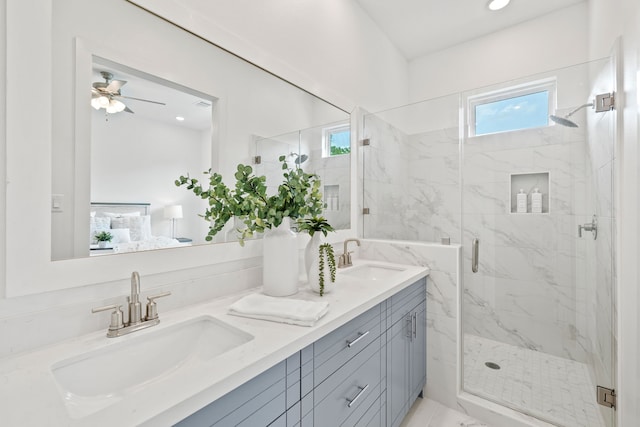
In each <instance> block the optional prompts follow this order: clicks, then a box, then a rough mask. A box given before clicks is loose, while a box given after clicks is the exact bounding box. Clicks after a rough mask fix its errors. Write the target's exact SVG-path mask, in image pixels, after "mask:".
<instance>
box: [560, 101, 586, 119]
mask: <svg viewBox="0 0 640 427" xmlns="http://www.w3.org/2000/svg"><path fill="white" fill-rule="evenodd" d="M585 107H593V102H590V103H588V104H583V105H581V106H579V107H578V108H576V109H575V110H573V111H571V112H570V113H569V114H567V115H566V116H564V118H565V119H566V118H567V117H571V116H573V115H574V114H575V113H577V112H578V111H580V110H582V109H583V108H585Z"/></svg>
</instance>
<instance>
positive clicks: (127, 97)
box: [115, 95, 167, 105]
mask: <svg viewBox="0 0 640 427" xmlns="http://www.w3.org/2000/svg"><path fill="white" fill-rule="evenodd" d="M115 96H116V97H118V98H126V99H133V100H135V101H143V102H151V103H152V104H159V105H167V104H165V103H164V102H158V101H151V100H149V99H142V98H134V97H132V96H124V95H115Z"/></svg>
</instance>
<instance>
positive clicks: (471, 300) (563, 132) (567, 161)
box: [463, 126, 586, 361]
mask: <svg viewBox="0 0 640 427" xmlns="http://www.w3.org/2000/svg"><path fill="white" fill-rule="evenodd" d="M585 150H586V148H585V134H584V131H583V130H581V129H579V128H578V129H568V128H563V127H561V126H551V127H546V128H538V129H531V130H523V131H518V132H509V133H503V134H495V135H486V136H481V137H475V138H469V139H468V140H467V141H465V147H464V166H463V169H464V174H463V176H464V177H463V180H464V184H463V224H464V228H463V241H464V242H470V241H471V240H472V239H473V238H474V237H477V238H479V239H480V242H481V243H480V247H481V249H480V253H481V255H480V271H479V272H478V273H475V274H474V273H472V272H471V266H470V262H471V260H470V259H469V254H468V253H467V254H465V256H466V258H465V259H464V260H463V266H464V283H465V290H464V313H465V315H464V319H463V322H464V331H465V333H471V334H475V335H479V336H483V337H486V338H490V339H494V340H497V341H501V342H505V343H508V344H514V345H518V346H524V347H526V348H530V349H534V350H539V351H544V352H546V353H549V354H553V355H556V356H561V357H567V358H570V359H572V360H577V361H585V360H586V352H585V349H584V348H583V345H582V341H583V335H584V333H585V332H584V330H583V329H581V328H580V327H579V322H578V319H579V316H580V315H581V314H582V310H581V307H583V306H584V303H585V301H584V296H585V292H583V289H582V288H584V286H585V283H584V282H582V281H577V280H576V271H577V268H576V267H575V266H576V265H583V263H584V260H583V257H584V254H583V253H581V252H580V251H579V250H577V235H576V224H577V221H576V217H577V216H580V217H582V216H584V215H585V214H586V212H585V196H584V194H585V189H586V167H585V166H586V165H585V158H586V156H585V155H586V152H585ZM537 172H548V173H549V181H550V182H549V193H548V196H549V206H550V208H549V210H550V212H549V213H548V214H513V213H510V206H511V202H510V194H511V189H510V185H511V174H521V173H537ZM526 190H527V192H530V191H531V190H533V189H529V188H527V189H526ZM581 299H582V300H581Z"/></svg>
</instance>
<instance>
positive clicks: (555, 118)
mask: <svg viewBox="0 0 640 427" xmlns="http://www.w3.org/2000/svg"><path fill="white" fill-rule="evenodd" d="M586 107H593V102H590V103H588V104H584V105H581V106H579V107H578V108H576V109H575V110H573V111H572V112H570V113H569V114H567V115H566V116H564V117H560V116H556V115H553V114H552V115H550V116H549V118H550V119H551V120H553V121H554V122H556V123H557V124H559V125H562V126H567V127H570V128H577V127H578V125H577V124H576V123H575V122H573V121H571V120H569V117H571V116H572V115H574V114H575V113H577V112H578V111H580V110H582V109H583V108H586Z"/></svg>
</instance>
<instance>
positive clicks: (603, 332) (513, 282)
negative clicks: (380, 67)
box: [461, 60, 615, 427]
mask: <svg viewBox="0 0 640 427" xmlns="http://www.w3.org/2000/svg"><path fill="white" fill-rule="evenodd" d="M612 82H613V75H612V68H611V64H610V61H609V60H603V61H596V62H592V63H588V64H582V65H579V66H575V67H570V68H566V69H562V70H556V71H553V72H550V73H545V74H544V75H539V76H533V77H529V78H526V79H519V80H518V81H513V82H507V83H505V84H501V85H496V86H495V87H491V88H483V89H479V90H474V91H470V92H468V93H465V94H463V97H462V100H463V104H464V105H463V110H464V111H465V126H464V131H463V137H462V161H461V171H462V245H463V254H464V261H463V265H464V268H463V288H462V294H461V295H462V299H463V300H462V339H463V351H464V354H463V366H462V369H463V388H464V390H465V391H467V392H470V393H473V394H476V395H478V396H481V397H483V398H485V399H488V400H491V401H494V402H496V403H499V404H501V405H504V406H508V407H510V408H513V409H515V410H517V411H520V412H524V413H526V414H529V415H532V416H534V417H537V418H540V419H542V420H545V421H547V422H550V423H552V424H555V425H559V426H566V427H583V426H594V427H604V426H607V427H608V426H612V425H613V423H614V416H613V410H612V409H609V408H604V407H602V406H599V405H597V403H596V385H601V386H605V387H608V388H614V379H615V375H614V361H615V357H614V356H615V330H614V328H613V325H614V324H615V322H614V318H615V307H614V301H615V299H614V290H615V277H614V270H613V268H612V267H613V265H614V264H613V262H614V245H613V236H614V229H615V223H614V222H615V212H614V209H613V198H612V195H613V179H612V177H613V171H614V169H613V165H614V160H615V155H614V153H615V150H614V149H613V148H614V141H615V138H614V135H615V111H608V112H603V113H596V112H595V111H594V110H593V109H592V108H591V106H586V105H585V104H589V103H590V102H591V100H592V99H594V97H595V95H596V93H600V92H601V91H602V92H607V91H612V87H613V86H612ZM529 89H533V90H529ZM543 91H547V96H549V99H548V102H547V104H546V106H545V104H544V102H542V103H540V102H538V101H539V100H534V99H532V98H528V97H527V94H528V93H529V94H530V93H533V94H539V93H541V92H543ZM556 105H557V108H556ZM541 108H542V109H544V108H547V109H545V110H544V111H542V112H541V111H539V110H540V109H541ZM574 110H577V111H575V112H573V111H574ZM523 112H524V113H527V114H529V113H531V114H532V115H534V116H535V115H536V114H538V116H540V114H542V115H543V116H544V117H546V116H549V115H554V114H555V115H557V116H558V117H560V118H561V119H566V120H571V122H572V123H573V124H574V125H575V127H573V126H571V127H569V126H566V125H567V124H568V123H566V121H565V122H563V124H556V123H555V121H554V120H547V122H548V123H544V125H543V126H539V125H535V124H534V125H533V126H531V127H529V128H527V123H529V122H527V121H526V120H524V119H523V117H524V116H523V114H521V113H523ZM514 117H515V119H514ZM481 121H482V122H483V123H482V126H480V124H479V123H476V122H481ZM487 121H489V122H490V123H487ZM558 122H562V120H558ZM510 123H511V124H513V123H515V125H513V126H512V127H514V128H515V130H506V129H508V128H509V126H510ZM531 123H534V122H531ZM519 193H520V194H519ZM534 194H535V196H534ZM594 218H595V220H594ZM596 228H597V233H596ZM474 239H478V242H479V260H478V268H477V272H474V271H473V270H472V248H471V242H472V241H473V240H474Z"/></svg>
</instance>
